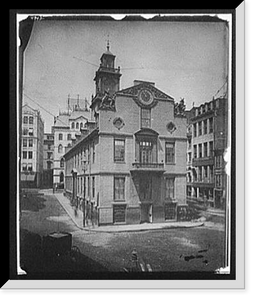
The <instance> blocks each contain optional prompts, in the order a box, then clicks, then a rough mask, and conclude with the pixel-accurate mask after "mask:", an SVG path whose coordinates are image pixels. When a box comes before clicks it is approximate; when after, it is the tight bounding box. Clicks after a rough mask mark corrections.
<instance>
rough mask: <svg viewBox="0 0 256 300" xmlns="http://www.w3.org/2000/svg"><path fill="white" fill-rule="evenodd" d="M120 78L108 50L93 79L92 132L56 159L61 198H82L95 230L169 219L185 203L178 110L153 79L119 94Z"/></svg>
mask: <svg viewBox="0 0 256 300" xmlns="http://www.w3.org/2000/svg"><path fill="white" fill-rule="evenodd" d="M120 77H121V73H120V68H119V67H118V68H115V56H114V55H113V54H112V53H111V52H110V51H109V46H108V47H107V51H106V52H105V53H103V55H102V57H101V64H100V67H99V69H98V70H97V72H96V75H95V78H94V81H95V84H96V92H95V95H94V96H93V98H92V103H91V110H92V117H93V120H94V121H95V128H93V127H92V128H91V130H89V131H87V132H82V133H81V135H80V136H78V138H77V140H76V141H74V142H73V145H72V144H71V145H70V147H69V148H66V153H65V154H63V157H64V160H65V193H66V195H68V196H69V197H70V199H72V201H73V203H77V206H79V203H81V201H83V200H84V199H85V200H86V203H87V205H89V207H91V208H92V211H93V210H96V211H97V219H98V223H99V225H101V224H131V223H143V222H163V221H170V220H176V217H177V206H179V205H183V204H185V203H186V144H187V136H186V127H187V122H186V116H185V114H184V108H183V107H181V108H180V109H179V107H178V109H177V107H176V106H175V103H174V99H173V97H172V96H170V95H167V94H166V93H164V92H163V91H161V90H159V89H158V88H157V87H156V86H155V83H153V82H146V81H139V80H135V81H134V84H133V85H132V86H130V87H128V88H125V89H122V90H120ZM55 138H56V135H55Z"/></svg>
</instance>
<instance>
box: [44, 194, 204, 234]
mask: <svg viewBox="0 0 256 300" xmlns="http://www.w3.org/2000/svg"><path fill="white" fill-rule="evenodd" d="M45 194H51V195H53V196H55V197H56V198H57V200H58V201H59V203H60V204H61V205H62V207H63V208H64V209H65V211H66V212H67V214H68V215H69V216H70V218H71V219H72V221H73V222H74V223H75V225H76V226H77V227H78V228H80V229H82V230H88V231H94V232H112V233H113V232H132V231H146V230H159V229H167V228H192V227H199V226H203V225H204V222H175V221H174V222H168V223H143V224H130V225H104V226H94V227H93V226H92V225H91V224H89V225H88V226H86V227H83V213H82V211H81V210H79V209H78V210H77V212H76V214H75V211H74V209H73V208H72V206H71V205H70V200H69V199H68V198H67V197H65V196H64V195H63V194H62V193H55V194H53V193H52V191H50V190H47V191H45Z"/></svg>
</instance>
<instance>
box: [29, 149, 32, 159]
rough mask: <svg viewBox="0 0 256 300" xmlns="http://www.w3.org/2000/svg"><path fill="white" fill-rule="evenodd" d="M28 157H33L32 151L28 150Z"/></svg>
mask: <svg viewBox="0 0 256 300" xmlns="http://www.w3.org/2000/svg"><path fill="white" fill-rule="evenodd" d="M28 158H29V159H32V158H33V152H32V151H28Z"/></svg>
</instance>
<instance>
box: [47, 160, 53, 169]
mask: <svg viewBox="0 0 256 300" xmlns="http://www.w3.org/2000/svg"><path fill="white" fill-rule="evenodd" d="M51 168H52V162H51V161H47V169H48V170H50V169H51Z"/></svg>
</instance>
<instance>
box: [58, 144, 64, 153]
mask: <svg viewBox="0 0 256 300" xmlns="http://www.w3.org/2000/svg"><path fill="white" fill-rule="evenodd" d="M62 151H63V146H62V145H61V144H60V145H59V146H58V153H62Z"/></svg>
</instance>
